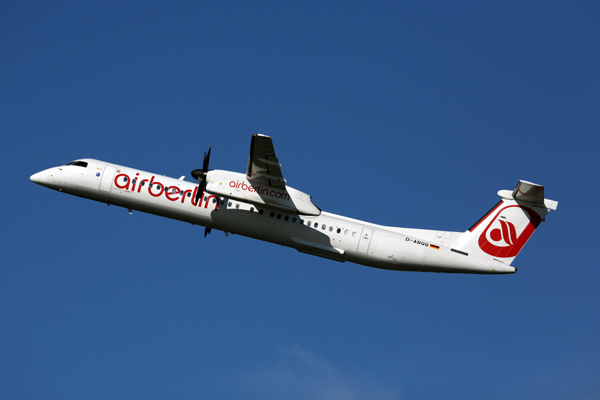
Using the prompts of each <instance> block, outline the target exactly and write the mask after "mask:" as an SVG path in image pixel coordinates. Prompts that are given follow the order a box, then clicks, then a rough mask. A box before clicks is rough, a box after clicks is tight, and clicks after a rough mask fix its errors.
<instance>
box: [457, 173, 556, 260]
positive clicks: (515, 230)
mask: <svg viewBox="0 0 600 400" xmlns="http://www.w3.org/2000/svg"><path fill="white" fill-rule="evenodd" d="M498 195H499V196H500V198H502V200H501V201H500V202H499V203H498V204H496V206H495V207H494V208H492V209H491V210H490V211H489V212H488V213H487V214H485V215H484V216H483V217H482V218H481V219H480V220H479V221H477V222H476V223H475V225H473V226H472V227H471V228H470V229H469V230H468V231H466V232H465V233H463V234H462V236H461V237H460V238H459V239H458V240H457V241H456V242H455V243H454V245H453V246H452V248H453V249H454V250H455V251H459V252H463V253H468V254H473V255H477V256H480V257H486V258H494V259H496V260H498V261H501V262H503V263H505V264H507V265H510V264H511V263H512V262H513V260H514V259H515V257H516V256H517V254H519V251H521V249H522V248H523V246H524V245H525V243H527V241H528V240H529V238H530V237H531V235H532V234H533V232H535V230H536V229H537V227H538V226H539V224H540V223H541V222H542V221H543V220H544V218H545V217H546V214H548V211H549V210H556V207H557V205H558V203H557V202H556V201H552V200H548V199H545V198H544V187H543V186H541V185H536V184H535V183H531V182H526V181H519V183H518V184H517V187H516V188H515V190H513V191H509V190H501V191H499V192H498Z"/></svg>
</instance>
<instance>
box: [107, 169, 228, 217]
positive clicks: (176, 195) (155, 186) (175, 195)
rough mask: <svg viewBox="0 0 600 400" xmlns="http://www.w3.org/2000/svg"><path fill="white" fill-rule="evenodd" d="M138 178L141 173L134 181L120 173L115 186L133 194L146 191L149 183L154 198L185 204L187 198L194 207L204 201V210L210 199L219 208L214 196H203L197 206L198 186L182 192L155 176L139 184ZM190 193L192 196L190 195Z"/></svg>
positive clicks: (115, 180) (149, 190) (149, 189)
mask: <svg viewBox="0 0 600 400" xmlns="http://www.w3.org/2000/svg"><path fill="white" fill-rule="evenodd" d="M119 172H120V171H119ZM138 178H139V172H138V173H136V174H135V177H134V178H133V179H131V178H130V176H129V175H127V174H123V173H119V174H117V175H116V176H115V179H114V184H115V186H116V187H117V188H119V189H124V190H130V191H131V192H133V193H135V192H137V193H141V191H142V188H144V189H146V188H145V186H146V183H148V186H147V190H148V193H149V194H150V195H151V196H153V197H160V196H162V195H163V194H164V195H165V197H166V198H167V199H168V200H170V201H178V200H180V199H181V203H184V202H185V198H186V197H190V201H191V202H192V205H194V206H198V207H201V206H202V200H204V208H208V203H209V202H210V199H215V201H213V204H215V210H216V209H218V208H219V198H218V197H217V196H213V195H209V196H203V197H204V199H200V201H199V202H198V204H196V202H195V200H196V194H197V193H198V186H196V187H195V189H194V190H191V189H188V190H183V191H181V190H180V189H179V187H168V186H167V187H166V186H165V185H163V184H162V183H160V182H158V181H155V178H156V177H155V176H154V175H152V178H150V179H142V180H140V181H139V182H138ZM136 186H137V187H136ZM188 193H189V194H190V195H188Z"/></svg>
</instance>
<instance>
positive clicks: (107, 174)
mask: <svg viewBox="0 0 600 400" xmlns="http://www.w3.org/2000/svg"><path fill="white" fill-rule="evenodd" d="M116 171H117V169H116V168H115V167H113V166H111V165H107V166H106V167H104V173H103V174H102V180H101V181H100V190H101V191H103V192H110V187H111V186H112V181H113V176H115V172H116Z"/></svg>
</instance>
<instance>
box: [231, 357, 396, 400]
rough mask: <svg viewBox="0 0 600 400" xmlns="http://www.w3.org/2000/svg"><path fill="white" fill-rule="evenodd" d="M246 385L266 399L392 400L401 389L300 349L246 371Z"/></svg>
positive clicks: (244, 377) (244, 378)
mask: <svg viewBox="0 0 600 400" xmlns="http://www.w3.org/2000/svg"><path fill="white" fill-rule="evenodd" d="M242 381H243V383H244V386H246V387H247V389H249V390H250V391H251V392H253V393H255V394H257V395H259V397H260V398H263V399H289V400H295V399H298V400H300V399H311V400H321V399H327V400H337V399H340V400H341V399H344V400H362V399H364V400H367V399H369V400H378V399H381V400H392V399H399V398H400V395H399V389H398V388H397V387H393V386H386V385H383V384H381V383H379V382H374V381H373V380H372V379H368V378H367V377H366V376H362V375H361V376H353V375H352V374H348V373H344V372H343V371H342V370H340V369H339V368H338V367H336V366H335V365H333V364H332V363H331V362H329V361H327V360H325V359H324V358H322V357H321V356H319V355H318V354H316V353H314V352H312V351H310V350H307V349H304V348H302V347H300V346H297V345H296V346H291V347H288V348H284V349H282V351H281V353H280V355H279V356H278V357H277V359H276V360H275V361H274V362H273V363H271V365H267V366H265V367H261V368H258V369H257V370H255V371H251V372H245V373H244V374H243V377H242Z"/></svg>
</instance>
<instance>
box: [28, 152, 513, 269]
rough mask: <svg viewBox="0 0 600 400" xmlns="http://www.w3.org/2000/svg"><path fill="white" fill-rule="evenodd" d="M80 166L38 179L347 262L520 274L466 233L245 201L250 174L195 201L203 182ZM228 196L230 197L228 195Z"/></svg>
mask: <svg viewBox="0 0 600 400" xmlns="http://www.w3.org/2000/svg"><path fill="white" fill-rule="evenodd" d="M81 161H84V162H86V163H87V166H85V167H83V166H77V165H65V166H60V167H54V168H50V169H47V170H44V171H41V172H38V173H37V174H34V175H33V176H32V177H31V180H32V181H33V182H35V183H38V184H40V185H42V186H46V187H49V188H52V189H56V190H59V191H61V192H65V193H68V194H72V195H76V196H80V197H85V198H88V199H92V200H96V201H100V202H103V203H108V204H113V205H117V206H120V207H124V208H127V209H129V210H137V211H142V212H146V213H150V214H155V215H159V216H162V217H167V218H172V219H176V220H180V221H184V222H188V223H191V224H195V225H202V226H205V227H208V228H211V229H217V230H221V231H224V232H226V233H232V234H237V235H242V236H247V237H251V238H254V239H259V240H264V241H267V242H271V243H276V244H280V245H282V246H287V247H292V248H295V249H297V250H298V251H300V252H303V253H308V254H312V255H317V256H320V257H325V258H329V259H333V260H337V261H342V262H345V261H348V262H353V263H357V264H362V265H366V266H370V267H375V268H383V269H391V270H404V271H428V272H461V273H480V274H502V273H513V272H515V268H514V267H511V266H508V265H506V264H503V263H501V262H500V261H497V260H493V259H486V258H482V257H477V256H474V255H469V256H467V255H466V254H462V253H461V252H456V251H452V250H451V246H452V244H453V243H454V242H456V241H457V240H458V239H459V237H460V236H461V235H462V233H460V232H442V231H431V230H420V229H406V228H393V227H386V226H381V225H376V224H372V223H368V222H363V221H359V220H355V219H351V218H346V217H343V216H339V215H335V214H331V213H327V212H320V210H318V208H316V207H315V206H314V205H313V204H312V202H311V201H310V197H309V196H306V195H305V194H303V193H302V192H299V191H296V190H295V189H293V188H288V192H289V193H298V195H297V199H300V200H294V199H292V200H294V201H295V202H296V206H297V208H298V209H306V210H308V211H307V212H310V213H312V214H313V215H306V214H298V213H295V212H293V211H291V209H287V208H286V207H287V206H286V205H285V204H283V203H281V202H280V203H281V205H277V204H276V203H269V202H268V201H269V199H270V197H272V198H273V201H274V202H277V201H280V200H281V199H280V198H278V197H277V196H279V197H281V195H278V192H277V190H273V191H271V189H269V188H261V190H262V192H263V193H264V196H263V198H265V199H266V200H267V203H266V204H265V205H261V204H260V203H257V201H262V200H261V199H258V200H256V199H250V200H249V201H244V200H242V199H245V198H246V197H248V198H250V196H255V194H254V193H253V190H254V189H249V188H248V185H250V183H249V182H248V181H247V180H246V179H245V177H246V176H245V174H239V173H234V172H229V171H211V173H213V176H218V177H219V179H220V180H215V181H214V182H212V184H213V185H220V188H221V189H222V190H221V189H219V188H217V187H216V186H215V187H214V188H213V189H212V190H211V189H210V185H211V182H209V185H208V186H207V192H206V193H204V195H203V196H202V197H201V198H200V200H199V201H198V203H196V202H195V197H196V192H197V190H198V184H197V183H192V182H186V181H183V180H180V179H174V178H169V177H166V176H162V175H158V174H153V173H150V172H145V171H141V170H137V169H134V168H128V167H124V166H120V165H115V164H111V163H107V162H103V161H98V160H93V159H82V160H81ZM263 189H264V190H263ZM227 192H228V193H229V196H226V195H225V194H227ZM244 192H245V193H244ZM215 193H222V194H221V195H216V194H215ZM244 196H246V197H244ZM294 196H295V195H294ZM255 197H256V196H255ZM283 200H285V199H283ZM283 200H281V201H283ZM290 201H291V200H290ZM299 201H301V202H302V204H300V203H299ZM290 204H292V205H293V203H290ZM300 206H302V207H304V208H301V207H300ZM314 210H317V211H316V212H313V211H314ZM314 214H317V215H314Z"/></svg>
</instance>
